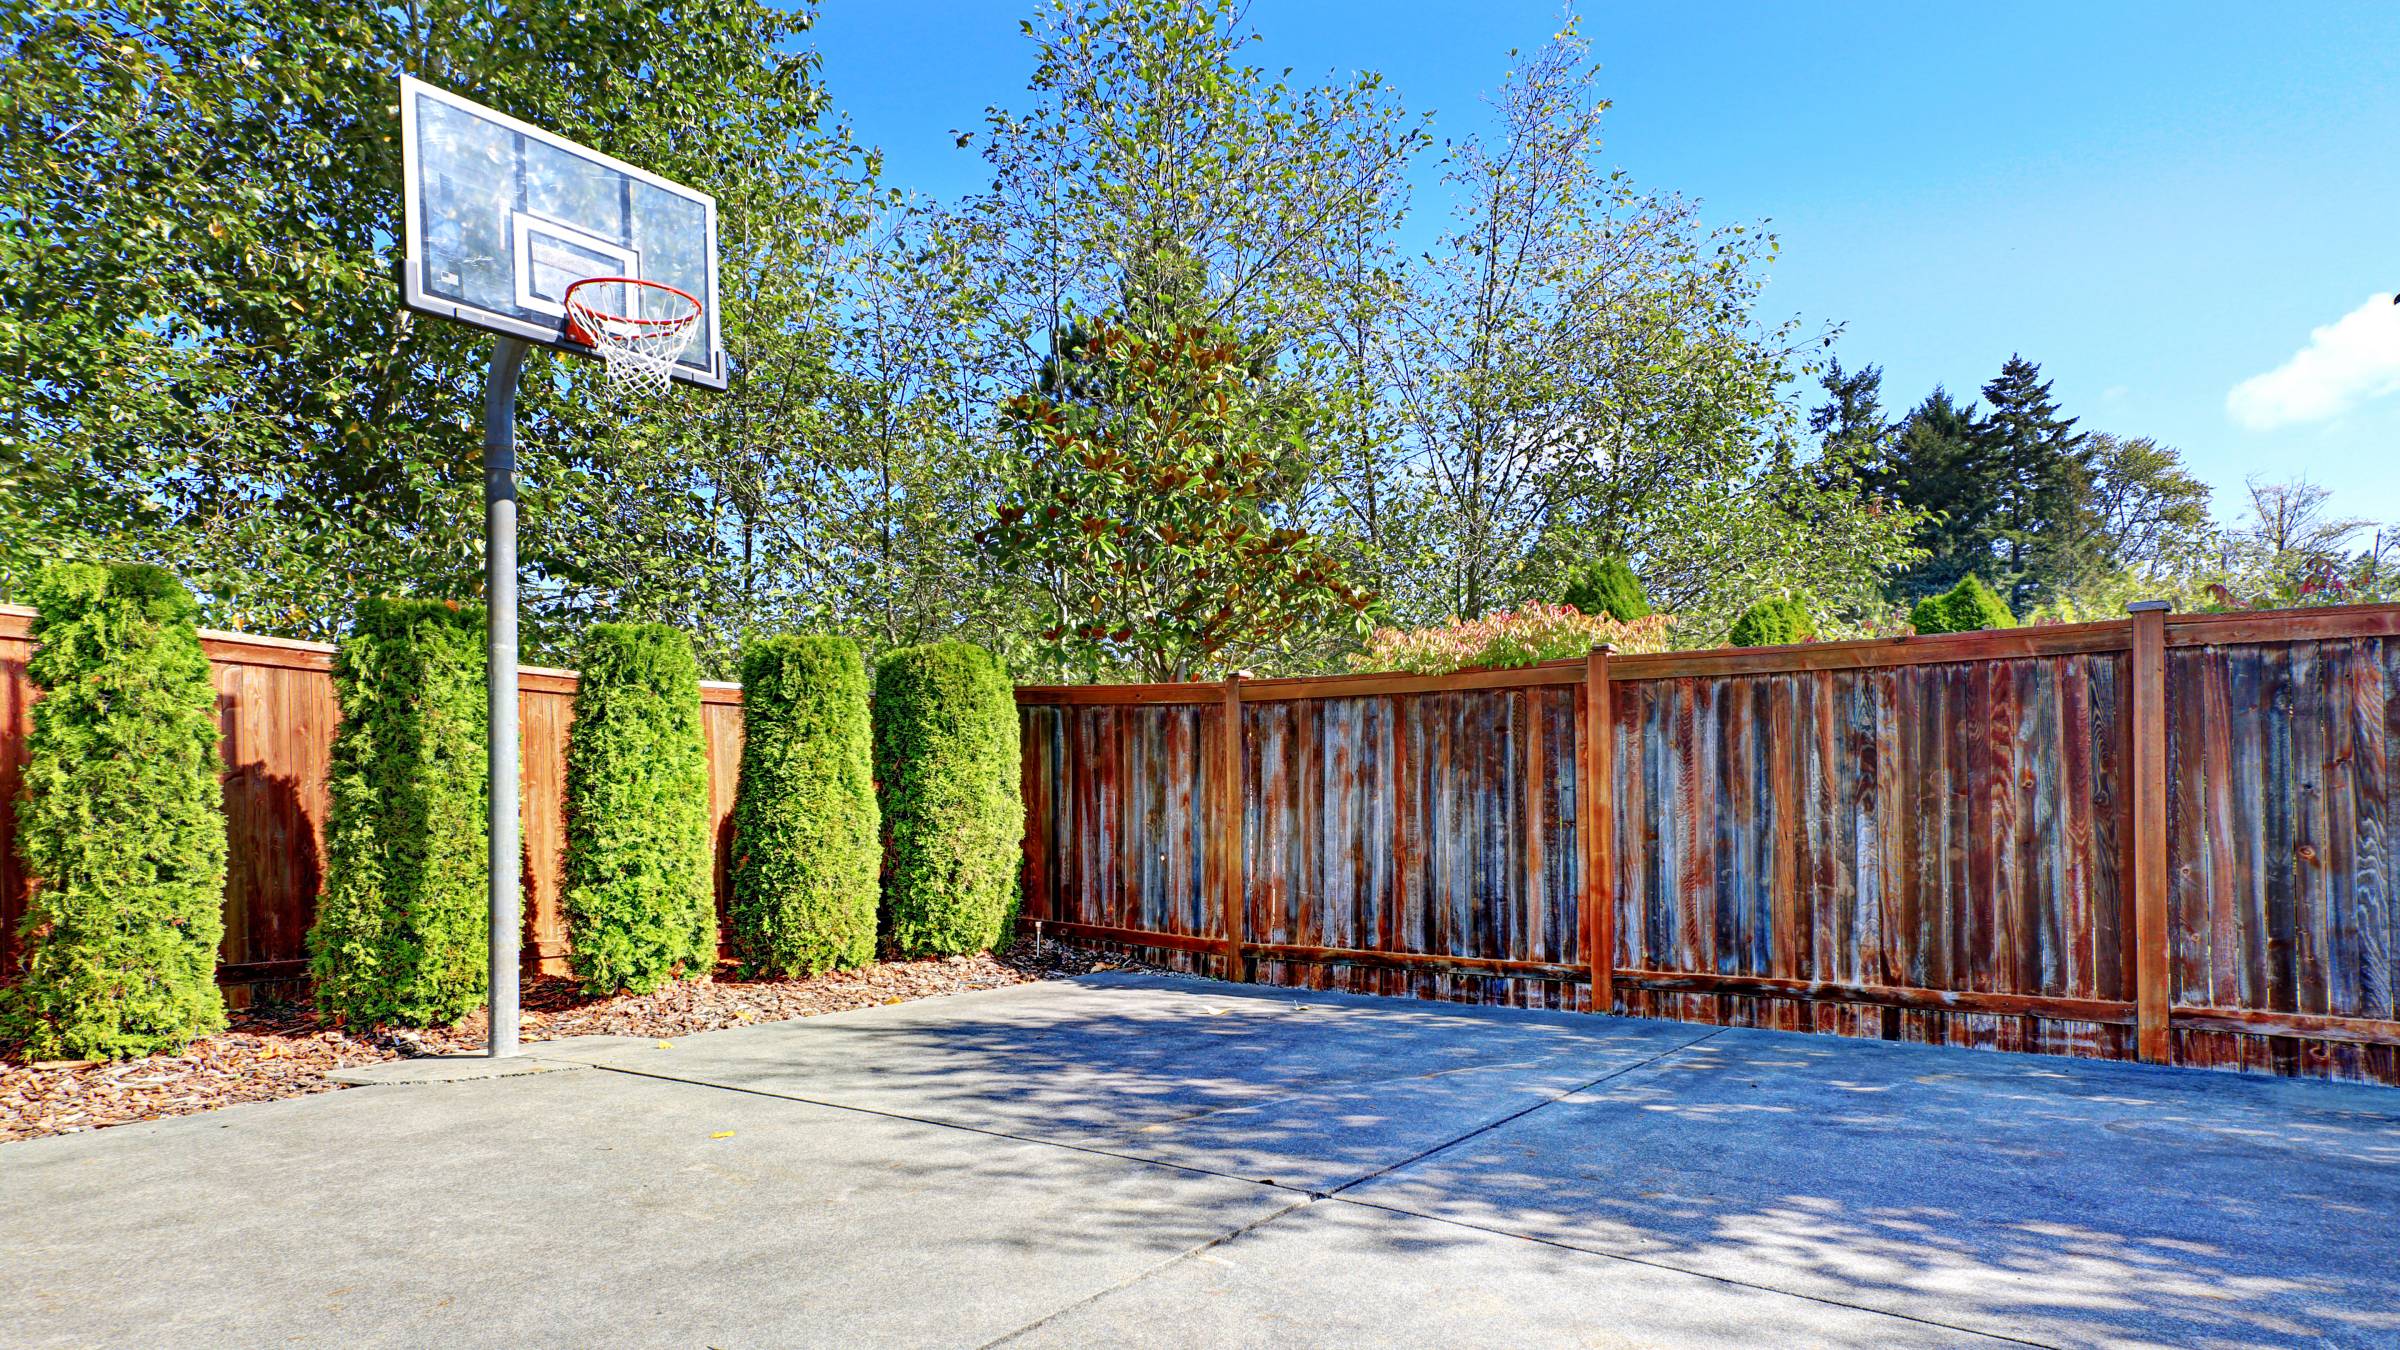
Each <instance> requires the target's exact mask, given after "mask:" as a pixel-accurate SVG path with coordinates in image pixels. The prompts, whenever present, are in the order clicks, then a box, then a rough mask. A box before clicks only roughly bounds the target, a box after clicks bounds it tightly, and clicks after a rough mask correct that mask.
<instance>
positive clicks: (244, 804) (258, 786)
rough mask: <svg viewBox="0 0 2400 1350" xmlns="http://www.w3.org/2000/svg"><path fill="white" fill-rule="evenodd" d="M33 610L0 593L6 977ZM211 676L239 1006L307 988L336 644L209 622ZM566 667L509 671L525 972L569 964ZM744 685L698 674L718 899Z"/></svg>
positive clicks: (560, 970) (223, 965)
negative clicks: (514, 695) (517, 770)
mask: <svg viewBox="0 0 2400 1350" xmlns="http://www.w3.org/2000/svg"><path fill="white" fill-rule="evenodd" d="M31 627H32V611H30V610H28V609H25V608H24V607H22V606H0V979H5V978H7V977H8V976H10V975H11V974H13V972H14V971H15V970H16V968H17V965H18V962H19V960H20V951H19V945H20V941H21V939H20V935H19V932H18V929H19V926H20V924H21V922H22V920H23V918H24V914H25V903H26V899H27V893H28V887H29V879H28V878H27V877H26V876H25V874H24V867H23V863H22V860H21V859H20V857H19V855H18V852H17V847H16V811H15V804H16V800H17V795H18V793H19V792H20V791H21V790H22V787H23V773H24V765H25V738H26V733H27V732H28V730H29V729H30V728H31V725H32V707H33V698H34V690H33V686H32V682H31V681H30V680H29V679H28V678H27V677H26V673H25V662H26V658H27V657H28V656H30V655H31V654H32V649H33V643H32V638H31V636H30V634H31ZM200 642H201V647H202V649H203V650H204V651H206V652H207V654H208V658H209V664H210V667H211V672H212V674H213V676H214V678H215V681H216V687H217V721H218V725H219V727H220V728H221V733H222V737H223V739H222V740H221V742H220V747H221V750H222V753H223V756H224V760H225V772H224V779H223V782H224V788H225V824H226V843H227V846H228V847H227V868H226V883H225V940H224V944H223V945H222V946H221V947H220V948H219V949H218V951H219V964H218V968H217V980H218V983H219V984H220V985H222V986H224V987H225V991H226V995H227V998H228V1000H229V1001H230V1002H232V1003H234V1004H235V1005H236V1006H240V1005H242V1004H245V1003H247V1002H248V1001H250V1000H251V999H252V998H254V997H267V996H273V997H298V996H303V995H305V993H306V992H307V985H306V980H307V975H308V929H309V926H310V924H312V923H313V922H314V921H315V918H316V904H317V893H318V888H319V886H320V884H321V882H322V880H323V868H324V837H325V818H326V812H327V810H328V808H329V805H330V800H329V794H328V787H327V777H326V775H327V770H328V768H329V766H330V764H331V761H332V752H333V733H334V727H335V724H336V723H337V722H338V721H339V719H340V713H339V710H338V708H337V707H336V706H335V703H334V693H333V648H332V647H330V646H326V645H324V644H322V643H314V642H292V641H288V640H285V639H281V638H263V637H251V636H247V635H244V634H239V633H220V632H209V631H203V632H202V634H201V640H200ZM575 686H576V680H575V674H574V672H573V671H566V670H549V669H543V668H540V667H525V668H523V669H521V670H520V671H519V672H518V683H517V688H518V700H519V701H518V728H519V734H520V738H521V740H520V752H521V756H522V758H521V761H520V762H521V764H522V765H523V769H522V780H521V782H522V785H521V792H522V796H521V806H522V812H523V815H522V819H523V821H524V848H525V868H524V896H525V906H524V912H525V931H524V934H523V942H522V950H523V952H524V955H525V968H526V969H527V970H528V971H533V972H539V973H547V974H564V973H566V971H567V962H566V956H567V951H568V948H567V926H566V915H565V912H564V910H563V908H562V906H561V904H560V885H561V878H562V876H563V872H564V862H565V850H566V782H567V741H568V737H569V735H570V732H571V729H572V726H573V723H574V710H575ZM741 699H742V695H741V690H740V688H739V687H737V686H734V685H730V684H720V683H716V682H707V683H703V684H702V685H701V688H700V704H701V720H702V723H703V726H704V728H705V730H706V732H707V736H708V762H709V793H710V803H711V816H710V820H711V826H712V829H713V831H714V835H713V837H714V838H715V840H716V848H717V905H718V909H719V911H720V913H722V911H723V909H724V905H725V899H726V866H727V861H728V859H729V858H730V856H731V854H730V850H731V847H732V838H731V825H730V821H731V817H732V814H733V790H734V784H735V780H736V777H737V770H738V768H739V764H740V759H741V744H742V707H741Z"/></svg>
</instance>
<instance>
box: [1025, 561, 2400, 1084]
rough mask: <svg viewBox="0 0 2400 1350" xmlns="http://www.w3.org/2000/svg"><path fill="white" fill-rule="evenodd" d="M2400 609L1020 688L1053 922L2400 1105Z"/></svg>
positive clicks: (1221, 955) (1514, 1000)
mask: <svg viewBox="0 0 2400 1350" xmlns="http://www.w3.org/2000/svg"><path fill="white" fill-rule="evenodd" d="M2396 638H2400V607H2394V606H2358V607H2350V608H2343V609H2326V610H2308V611H2282V612H2275V613H2253V614H2234V615H2169V614H2166V613H2164V612H2163V610H2162V609H2160V608H2156V607H2147V608H2142V609H2139V610H2138V611H2137V612H2136V613H2134V614H2133V615H2132V616H2131V617H2130V618H2128V619H2125V620H2119V621H2116V622H2110V623H2094V624H2076V625H2065V626H2057V627H2046V628H2034V629H2016V630H2007V631H1999V632H1987V633H1973V634H1957V635H1949V636H1940V637H1922V638H1902V639H1886V640H1876V641H1867V642H1828V643H1816V644H1810V645H1806V646H1797V647H1780V648H1758V649H1751V650H1736V651H1712V652H1678V653H1668V654H1662V655H1640V656H1634V655H1621V656H1614V657H1611V656H1609V655H1607V654H1605V653H1594V654H1593V656H1592V657H1591V658H1590V659H1588V660H1582V661H1573V662H1559V663H1552V664H1549V665H1544V666H1538V667H1534V668H1531V669H1526V670H1508V671H1476V672H1466V673H1461V674H1458V675H1449V676H1435V677H1428V676H1406V675H1370V676H1346V677H1330V678H1311V679H1289V680H1249V681H1229V682H1226V683H1222V684H1183V685H1123V686H1065V687H1047V688H1024V689H1020V690H1019V691H1018V694H1017V701H1018V704H1019V707H1020V714H1021V717H1022V721H1023V730H1024V746H1025V759H1024V791H1025V800H1026V807H1027V825H1026V840H1025V902H1026V903H1025V916H1026V920H1027V922H1028V923H1030V924H1036V925H1039V926H1040V928H1041V929H1042V931H1044V932H1045V933H1048V934H1050V935H1052V936H1056V937H1062V938H1067V939H1071V940H1074V941H1078V942H1083V943H1093V944H1102V945H1108V946H1113V947H1117V948H1122V949H1125V950H1128V951H1132V952H1136V953H1138V954H1140V955H1142V956H1144V957H1146V958H1148V959H1151V960H1155V961H1160V962H1162V963H1166V964H1170V965H1175V966H1178V967H1181V968H1185V969H1197V970H1205V971H1209V972H1212V973H1218V974H1225V975H1229V976H1231V977H1233V978H1237V979H1253V980H1258V981H1262V982H1269V983H1276V984H1288V985H1296V986H1305V987H1310V988H1334V989H1348V990H1355V991H1359V992H1368V993H1385V994H1411V995H1416V996H1419V997H1427V998H1440V999H1453V1000H1464V1001H1469V1002H1487V1003H1509V1004H1519V1005H1526V1006H1538V1007H1557V1008H1578V1009H1592V1008H1605V1009H1610V1010H1614V1011H1616V1012H1620V1013H1627V1014H1633V1015H1638V1016H1651V1017H1667V1018H1676V1019H1681V1020H1687V1021H1699V1022H1709V1023H1731V1024H1738V1025H1748V1026H1763V1027H1775V1028H1784V1029H1791V1030H1807V1031H1821V1032H1832V1033H1838V1034H1845V1035H1860V1036H1874V1037H1883V1038H1890V1039H1902V1040H1912V1041H1927V1042H1937V1043H1946V1044H1962V1045H1979V1046H1987V1047H1996V1048H2002V1049H2012V1050H2027V1051H2037V1052H2046V1053H2055V1054H2069V1055H2086V1056H2099V1057H2106V1058H2125V1059H2132V1058H2140V1059H2146V1060H2151V1061H2154V1062H2166V1061H2173V1062H2178V1063H2186V1064H2199V1065H2212V1066H2235V1067H2244V1068H2252V1069H2260V1070H2267V1071H2272V1072H2280V1073H2287V1074H2295V1073H2296V1074H2313V1075H2323V1076H2332V1077H2343V1078H2360V1079H2371V1080H2376V1081H2381V1082H2386V1083H2400V1020H2395V1018H2396V1014H2395V1012H2394V1006H2393V1000H2394V995H2393V989H2392V984H2393V979H2392V961H2393V952H2394V948H2395V946H2400V906H2395V905H2394V904H2393V902H2392V898H2391V878H2392V877H2393V875H2394V864H2395V861H2400V859H2396V858H2395V852H2394V851H2395V849H2400V840H2396V839H2395V835H2396V834H2400V831H2395V830H2394V829H2392V828H2391V827H2390V825H2389V824H2387V819H2386V816H2387V807H2386V801H2387V795H2388V794H2387V783H2388V782H2389V777H2388V775H2389V773H2390V766H2391V762H2392V751H2393V749H2394V748H2395V744H2396V742H2400V640H2396Z"/></svg>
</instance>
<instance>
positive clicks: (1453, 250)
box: [1373, 25, 1909, 639]
mask: <svg viewBox="0 0 2400 1350" xmlns="http://www.w3.org/2000/svg"><path fill="white" fill-rule="evenodd" d="M1596 81H1597V67H1596V66H1595V65H1594V64H1593V63H1592V62H1591V60H1590V54H1589V50H1588V46H1587V44H1586V43H1585V42H1584V41H1583V39H1582V38H1581V37H1580V36H1579V35H1578V34H1577V33H1576V31H1575V30H1574V28H1573V26H1572V25H1570V27H1569V28H1568V30H1567V31H1566V32H1564V33H1562V34H1560V35H1559V36H1558V37H1557V38H1556V39H1554V40H1553V41H1552V42H1551V43H1550V44H1549V45H1547V46H1545V47H1544V48H1542V49H1541V50H1539V51H1537V52H1534V53H1531V54H1527V55H1524V56H1522V57H1520V58H1519V59H1518V61H1517V64H1516V68H1515V69H1514V70H1513V71H1512V72H1511V73H1510V75H1509V77H1508V79H1507V80H1506V82H1505V83H1504V84H1503V87H1502V89H1501V91H1500V94H1499V96H1498V98H1497V100H1496V102H1497V105H1498V123H1499V125H1498V127H1497V129H1496V130H1495V131H1494V133H1493V134H1492V135H1490V136H1488V137H1487V136H1481V135H1478V136H1470V137H1465V138H1461V139H1460V140H1458V141H1456V142H1454V143H1453V144H1452V145H1451V147H1450V150H1449V154H1448V157H1447V159H1446V161H1445V165H1446V167H1445V172H1444V184H1445V186H1446V187H1447V189H1448V190H1449V192H1450V193H1451V195H1452V197H1453V200H1454V202H1455V206H1454V210H1453V213H1452V217H1451V224H1450V227H1449V228H1448V229H1447V230H1446V231H1445V232H1444V233H1443V234H1442V235H1441V236H1440V237H1439V239H1438V240H1437V241H1436V244H1435V246H1434V248H1433V249H1432V250H1430V252H1429V253H1428V255H1427V256H1426V257H1425V259H1424V260H1423V261H1422V262H1420V263H1417V264H1414V265H1412V267H1411V268H1410V273H1409V276H1408V277H1407V282H1408V287H1409V292H1408V293H1409V299H1408V302H1407V304H1406V306H1405V307H1404V309H1403V311H1402V315H1401V318H1400V321H1399V326H1398V332H1397V335H1396V337H1395V338H1394V340H1393V345H1394V347H1395V349H1396V356H1395V371H1394V375H1393V385H1394V392H1393V395H1392V398H1393V400H1394V402H1395V403H1396V405H1397V406H1398V408H1399V409H1400V410H1401V414H1402V418H1403V423H1404V428H1405V432H1406V435H1405V439H1404V440H1403V442H1402V443H1401V444H1400V446H1399V447H1398V448H1397V451H1396V453H1397V457H1398V459H1399V461H1400V464H1401V466H1402V467H1401V469H1400V470H1398V471H1396V472H1395V475H1394V479H1395V481H1397V482H1399V483H1402V484H1405V485H1407V486H1408V487H1410V488H1412V489H1413V490H1414V493H1415V494H1416V496H1417V498H1418V500H1419V501H1420V502H1421V506H1420V508H1419V509H1418V510H1416V511H1413V512H1395V513H1391V517H1392V519H1393V520H1394V521H1395V524H1396V528H1397V529H1399V530H1405V531H1410V532H1421V533H1422V536H1423V538H1424V542H1423V543H1422V544H1419V543H1418V542H1417V541H1416V540H1413V539H1410V538H1408V537H1406V536H1405V535H1403V536H1401V537H1397V538H1394V537H1386V538H1384V539H1382V540H1378V541H1374V543H1373V548H1374V550H1375V551H1376V552H1379V553H1381V554H1383V555H1385V556H1391V557H1408V556H1422V557H1423V558H1424V559H1425V560H1426V564H1427V565H1426V566H1425V567H1424V568H1423V569H1422V570H1421V572H1420V573H1419V574H1418V575H1417V576H1415V577H1414V578H1411V579H1410V580H1408V581H1407V582H1404V583H1400V584H1402V585H1403V586H1404V587H1405V589H1403V590H1402V591H1400V593H1397V594H1393V595H1390V596H1387V597H1386V599H1387V600H1388V602H1389V603H1390V604H1391V606H1392V607H1393V609H1394V611H1395V613H1396V615H1397V616H1398V617H1399V618H1401V619H1402V620H1404V621H1412V622H1413V621H1422V620H1424V619H1428V618H1433V617H1437V616H1440V615H1444V614H1459V615H1464V616H1466V617H1469V618H1473V617H1476V616H1478V615H1481V614H1484V613H1486V612H1489V611H1491V610H1494V609H1501V608H1509V607H1511V606H1514V605H1516V604H1519V603H1521V602H1523V601H1525V600H1530V599H1546V598H1548V597H1549V596H1553V595H1556V594H1558V593H1559V590H1560V586H1561V582H1562V581H1563V579H1564V575H1565V573H1566V572H1567V570H1568V569H1569V568H1570V567H1572V566H1575V565H1577V564H1579V563H1580V562H1581V561H1582V560H1583V559H1586V558H1589V557H1591V556H1593V555H1595V554H1609V553H1614V554H1619V555H1621V556H1624V557H1626V558H1627V559H1628V560H1630V561H1632V562H1633V563H1635V564H1636V565H1637V566H1638V568H1639V570H1640V572H1641V575H1642V576H1643V578H1644V579H1645V581H1646V582H1647V583H1648V586H1649V595H1650V599H1651V600H1652V601H1653V602H1655V603H1657V604H1659V605H1661V606H1662V607H1664V608H1666V609H1668V610H1670V611H1671V612H1674V613H1676V614H1677V615H1678V616H1679V617H1681V618H1683V619H1684V620H1685V621H1686V623H1687V625H1688V628H1689V631H1690V633H1691V634H1692V635H1693V636H1695V637H1699V638H1702V639H1706V638H1708V637H1710V636H1713V635H1716V634H1721V633H1722V632H1723V631H1724V629H1725V625H1726V624H1727V623H1729V622H1730V620H1731V618H1732V616H1733V614H1734V613H1735V611H1737V610H1738V609H1739V608H1740V607H1741V605H1742V604H1743V603H1744V602H1745V601H1746V599H1747V598H1748V597H1749V596H1751V595H1755V594H1758V593H1759V592H1760V591H1762V590H1802V589H1805V590H1807V591H1809V592H1811V593H1814V594H1818V595H1822V596H1825V597H1827V598H1828V600H1829V602H1839V601H1842V600H1848V599H1857V600H1860V601H1863V600H1865V599H1866V598H1868V597H1869V596H1871V595H1872V593H1873V592H1874V591H1875V589H1876V588H1877V587H1878V586H1879V585H1880V583H1881V581H1882V578H1883V575H1884V573H1885V571H1886V570H1888V568H1889V567H1890V566H1891V565H1892V564H1893V563H1895V562H1897V561H1900V560H1902V555H1903V554H1904V553H1905V551H1906V546H1905V538H1906V533H1907V530H1908V526H1909V516H1908V514H1907V513H1905V512H1892V511H1878V510H1876V509H1873V508H1872V506H1871V504H1870V503H1868V502H1866V501H1865V500H1863V499H1862V497H1861V494H1859V493H1858V492H1857V491H1856V490H1855V489H1854V488H1852V487H1851V486H1850V485H1849V479H1850V478H1851V477H1852V476H1853V475H1854V472H1855V466H1853V465H1851V464H1849V463H1848V462H1846V461H1843V460H1841V459H1839V458H1831V459H1828V458H1826V457H1823V456H1816V457H1813V458H1812V457H1809V456H1804V455H1802V454H1801V453H1799V451H1798V450H1797V449H1796V448H1795V447H1794V444H1793V442H1794V439H1795V438H1794V435H1793V433H1794V432H1795V431H1796V429H1797V427H1796V421H1795V418H1794V414H1793V410H1792V409H1791V408H1789V407H1788V406H1787V405H1786V402H1785V400H1784V397H1783V394H1782V388H1783V386H1784V385H1785V384H1786V383H1787V381H1788V380H1790V379H1791V378H1793V377H1794V376H1796V375H1797V374H1799V373H1800V371H1799V370H1798V369H1797V364H1798V350H1799V347H1800V345H1801V342H1802V340H1803V339H1802V337H1801V335H1800V334H1799V333H1798V332H1797V330H1796V328H1795V327H1794V326H1793V325H1791V324H1788V323H1787V324H1774V323H1764V322H1761V321H1760V320H1759V319H1758V314H1757V308H1758V302H1759V293H1760V288H1761V287H1762V286H1763V285H1764V281H1765V277H1764V268H1765V266H1766V264H1767V261H1768V260H1769V259H1770V258H1771V256H1772V255H1773V252H1774V248H1775V243H1774V240H1773V238H1772V236H1770V235H1768V234H1766V233H1764V232H1763V231H1761V230H1759V229H1757V228H1755V227H1752V226H1748V225H1735V226H1730V227H1724V228H1716V229H1712V228H1710V227H1708V226H1707V225H1706V224H1705V223H1704V222H1703V221H1702V220H1701V218H1700V215H1699V212H1698V209H1697V207H1696V205H1695V204H1694V203H1692V202H1690V201H1688V200H1686V199H1683V198H1680V197H1677V196H1674V195H1673V194H1668V193H1661V192H1655V191H1646V190H1644V189H1642V188H1640V187H1638V186H1637V185H1635V184H1634V183H1633V182H1632V181H1631V180H1629V179H1628V178H1627V177H1626V176H1625V175H1624V174H1623V173H1622V172H1620V171H1616V170H1613V169H1611V168H1609V167H1608V165H1607V164H1606V162H1605V160H1604V158H1603V156H1602V145H1601V121H1602V116H1603V114H1604V112H1605V111H1606V109H1607V107H1608V104H1607V102H1606V101H1605V100H1604V99H1602V98H1601V97H1600V96H1599V94H1598V90H1597V83H1596ZM1828 484H1839V485H1841V489H1842V490H1838V491H1829V490H1827V485H1828Z"/></svg>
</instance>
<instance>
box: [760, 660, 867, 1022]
mask: <svg viewBox="0 0 2400 1350" xmlns="http://www.w3.org/2000/svg"><path fill="white" fill-rule="evenodd" d="M872 753H873V747H872V735H871V733H870V732H869V730H868V712H867V671H866V665H865V663H864V662H863V661H862V660H861V659H860V657H859V652H858V644H857V643H855V642H852V641H850V640H849V639H847V638H833V637H788V636H787V637H775V638H768V639H766V640H765V641H762V642H758V643H755V644H753V645H752V646H750V647H749V648H748V649H747V650H745V651H744V652H743V653H742V773H741V784H740V787H739V788H738V789H737V795H736V797H735V800H734V807H733V853H734V857H733V901H732V905H731V908H730V918H731V924H732V932H731V934H730V935H729V937H730V939H731V944H732V947H733V952H734V955H735V956H736V957H737V958H738V959H739V960H740V961H741V963H742V966H743V968H744V969H745V970H747V971H749V972H752V973H755V974H772V975H787V976H788V975H813V974H816V973H817V972H819V971H824V970H832V969H836V968H840V967H845V966H860V965H865V964H866V963H867V962H868V961H871V960H873V959H874V956H875V899H876V872H877V858H876V844H877V839H876V836H877V833H878V825H877V820H876V809H875V784H874V779H873V766H872V763H871V759H870V757H871V755H872Z"/></svg>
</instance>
